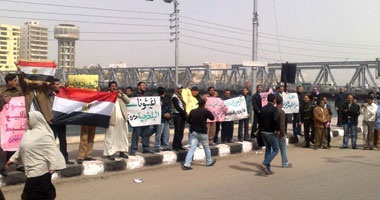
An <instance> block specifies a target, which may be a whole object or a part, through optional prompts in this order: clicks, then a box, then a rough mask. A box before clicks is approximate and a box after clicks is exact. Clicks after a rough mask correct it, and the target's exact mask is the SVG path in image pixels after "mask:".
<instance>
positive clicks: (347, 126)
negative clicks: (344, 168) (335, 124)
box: [341, 94, 360, 149]
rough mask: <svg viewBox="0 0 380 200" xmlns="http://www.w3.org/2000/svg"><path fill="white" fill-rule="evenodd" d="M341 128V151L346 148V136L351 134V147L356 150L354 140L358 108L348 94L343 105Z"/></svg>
mask: <svg viewBox="0 0 380 200" xmlns="http://www.w3.org/2000/svg"><path fill="white" fill-rule="evenodd" d="M342 108H343V111H342V114H343V120H342V122H343V127H344V136H343V146H342V147H341V148H342V149H347V148H348V136H349V134H350V133H351V145H352V149H357V147H356V139H357V138H358V135H357V127H358V118H359V115H360V106H359V105H358V104H356V103H354V97H353V96H352V95H351V94H349V95H347V102H346V103H345V104H344V105H343V107H342Z"/></svg>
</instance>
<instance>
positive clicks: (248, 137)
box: [0, 73, 380, 199]
mask: <svg viewBox="0 0 380 200" xmlns="http://www.w3.org/2000/svg"><path fill="white" fill-rule="evenodd" d="M5 82H6V86H5V87H3V88H1V89H0V92H1V93H0V109H1V108H2V106H3V105H4V104H6V103H8V102H9V101H10V98H12V97H18V96H25V106H26V112H27V113H28V117H29V118H28V125H29V128H28V130H27V131H26V132H25V135H24V137H23V139H22V142H21V144H20V149H19V150H18V151H17V152H6V151H3V150H2V149H0V173H1V175H2V176H7V171H6V168H7V167H9V165H11V164H17V169H18V170H20V171H25V173H26V176H27V181H26V185H25V189H24V192H23V198H25V199H28V198H32V197H33V195H35V194H36V192H37V193H38V192H39V194H40V193H41V191H40V190H44V192H42V194H43V195H46V196H47V197H49V198H48V199H54V198H55V189H54V186H53V185H52V184H51V182H50V180H51V175H52V173H55V171H56V170H60V169H63V168H65V164H73V162H71V161H70V160H69V155H68V153H67V142H66V125H64V124H54V123H53V122H54V120H53V115H52V106H53V104H54V97H55V95H56V94H57V93H59V91H60V88H63V87H65V85H64V84H63V83H61V82H60V80H58V79H54V80H53V81H52V82H51V83H50V84H46V83H44V84H30V83H26V82H25V81H24V79H23V76H22V73H20V74H19V75H16V74H7V75H6V77H5ZM108 87H109V88H108V91H109V92H117V93H118V98H117V101H116V103H115V107H114V110H113V112H112V115H111V119H110V122H109V127H108V129H106V133H105V140H104V153H103V155H104V156H105V157H106V158H108V159H109V160H115V159H116V157H120V158H128V156H135V155H136V152H137V150H138V146H139V141H140V137H141V142H142V153H144V154H146V153H154V152H156V153H159V152H161V148H162V151H171V150H175V151H180V150H185V147H188V148H189V151H188V153H187V156H186V161H185V164H184V165H183V169H184V170H189V169H192V168H191V167H190V165H191V162H192V158H193V154H194V151H195V148H196V147H197V146H199V147H201V148H203V149H204V151H205V155H206V165H208V166H213V165H214V164H215V160H212V158H211V153H210V145H211V146H212V145H217V144H220V143H221V144H225V143H232V142H235V141H234V139H233V138H234V137H233V136H234V131H235V129H234V123H235V122H234V121H225V122H207V119H209V120H213V119H214V116H213V115H212V113H211V112H210V111H209V110H208V109H207V108H206V107H205V105H206V101H207V98H210V97H214V98H221V99H222V100H228V99H230V98H231V91H230V90H228V89H227V90H225V91H223V95H222V97H218V93H217V91H216V90H215V87H209V88H208V90H207V94H205V95H203V96H201V95H200V94H199V89H198V88H197V87H195V86H194V87H192V88H190V89H191V94H192V96H193V97H194V98H195V99H196V100H197V101H198V106H197V108H195V109H193V110H187V109H186V108H187V106H186V103H185V101H184V99H183V97H182V90H183V86H182V85H177V86H176V88H175V92H174V94H173V95H172V96H171V97H170V98H166V89H165V88H163V87H159V88H158V89H157V95H158V96H160V105H161V112H162V118H161V123H160V124H159V125H155V126H139V127H132V136H131V141H129V137H128V135H129V129H130V128H131V126H130V125H129V124H128V123H127V122H128V109H127V107H126V104H129V102H130V99H129V98H131V97H144V96H147V94H146V91H147V88H146V84H145V83H144V82H139V83H138V84H137V91H136V93H134V92H133V89H132V88H131V87H128V88H126V90H125V93H124V92H123V91H122V90H120V89H119V88H118V84H117V82H115V81H110V82H109V85H108ZM262 92H263V87H262V86H261V85H258V86H257V88H256V93H255V94H253V95H252V96H251V95H250V94H249V90H248V88H243V90H242V91H241V94H240V95H241V96H243V97H244V99H245V101H246V105H247V113H248V116H247V117H246V118H245V119H241V120H238V121H236V123H237V124H238V129H237V140H238V141H239V142H243V141H252V140H254V141H256V142H257V144H258V146H259V147H264V146H265V160H264V161H263V163H262V168H263V170H264V172H265V173H266V174H268V175H269V174H273V173H274V172H273V170H272V169H271V166H270V163H271V161H272V160H273V159H274V158H275V156H276V155H277V154H278V152H280V153H281V159H282V167H284V168H287V167H292V164H291V163H289V162H288V156H287V151H286V138H287V124H288V123H289V122H290V119H291V118H293V122H292V125H293V136H292V139H293V140H297V139H298V138H300V137H299V136H301V137H302V136H304V139H305V146H304V147H305V148H310V147H311V144H313V149H314V150H318V149H319V148H323V149H329V148H330V142H331V134H330V132H331V119H332V115H333V111H332V110H333V108H331V106H330V105H329V104H328V102H327V97H322V96H321V95H320V94H319V92H318V90H317V89H314V90H313V92H312V93H311V94H305V93H304V92H303V88H302V87H301V86H298V87H297V88H296V92H297V95H298V101H299V112H298V113H293V114H286V113H285V112H284V110H282V104H283V95H284V94H285V93H287V89H286V88H285V87H284V86H279V87H277V88H276V90H275V92H273V94H269V95H268V97H267V100H268V104H267V105H266V106H264V107H263V106H262V97H261V94H260V93H262ZM155 95H156V94H155ZM168 99H170V102H168V101H167V100H168ZM335 100H336V101H335V110H336V112H337V114H338V122H337V126H339V127H343V128H344V138H343V145H342V147H341V148H342V149H345V148H348V143H349V136H351V146H352V148H353V149H357V148H358V147H357V144H356V141H357V128H358V117H359V115H363V143H364V147H363V149H364V150H367V149H369V150H373V149H374V147H375V146H377V147H380V142H379V140H380V107H378V106H377V99H375V97H374V93H370V94H369V95H368V97H367V98H366V103H364V104H362V105H361V106H359V105H358V104H357V102H356V100H355V98H354V96H353V95H350V94H347V95H346V94H345V91H344V90H343V89H340V91H339V93H338V94H337V95H336V96H335ZM221 102H223V101H221ZM221 106H222V107H224V109H223V112H227V110H228V108H227V107H226V106H224V105H221ZM251 117H253V123H252V126H251V132H250V131H249V127H250V126H249V122H250V119H251ZM171 119H173V122H174V137H173V141H172V146H171V147H172V149H171V148H170V147H169V137H170V129H169V122H170V120H171ZM186 123H188V124H190V128H189V134H188V143H187V145H183V138H184V132H185V124H186ZM302 125H303V131H302ZM95 132H96V127H93V126H81V133H80V144H79V150H78V153H77V157H76V161H77V163H78V164H82V163H83V162H84V161H92V160H95V159H94V158H93V157H92V150H93V146H94V138H95ZM219 132H221V136H220V138H219ZM249 133H251V134H249ZM153 134H155V145H154V152H153V151H151V149H150V145H149V143H150V137H151V136H152V135H153ZM45 136H46V137H45ZM42 137H44V140H42V139H41V138H42ZM56 138H58V139H59V144H60V145H59V150H60V152H61V153H60V154H59V155H58V154H57V153H56V151H55V149H57V147H56V146H55V139H56ZM54 146H55V147H54ZM32 149H34V150H32ZM37 151H39V152H40V153H38V152H37ZM46 151H49V152H46ZM42 154H45V157H46V158H47V159H38V156H40V155H42ZM30 157H35V158H36V160H40V161H41V163H34V164H36V165H38V167H35V168H34V169H31V167H30V166H31V165H29V162H36V161H32V160H30ZM33 160H34V159H33ZM35 182H41V183H43V187H44V189H41V188H36V185H35V184H34V183H35Z"/></svg>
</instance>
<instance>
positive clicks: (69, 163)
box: [66, 160, 74, 165]
mask: <svg viewBox="0 0 380 200" xmlns="http://www.w3.org/2000/svg"><path fill="white" fill-rule="evenodd" d="M72 164H74V162H71V161H68V160H66V165H72Z"/></svg>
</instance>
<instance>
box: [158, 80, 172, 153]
mask: <svg viewBox="0 0 380 200" xmlns="http://www.w3.org/2000/svg"><path fill="white" fill-rule="evenodd" d="M157 92H158V95H160V102H161V115H162V117H161V124H160V125H157V127H156V130H157V132H156V137H155V140H154V149H155V152H156V153H159V152H160V146H161V141H162V146H163V151H170V149H169V136H170V129H169V119H170V107H169V104H168V102H167V101H166V99H165V95H166V89H165V88H163V87H159V88H158V89H157Z"/></svg>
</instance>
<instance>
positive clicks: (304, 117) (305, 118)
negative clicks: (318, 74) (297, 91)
mask: <svg viewBox="0 0 380 200" xmlns="http://www.w3.org/2000/svg"><path fill="white" fill-rule="evenodd" d="M303 99H304V104H303V105H302V106H301V107H300V108H301V109H300V115H301V121H300V122H299V125H300V126H301V125H302V124H303V130H304V135H305V141H306V145H305V148H310V131H311V128H312V125H313V105H312V103H311V101H310V97H309V96H308V95H305V96H304V98H303Z"/></svg>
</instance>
